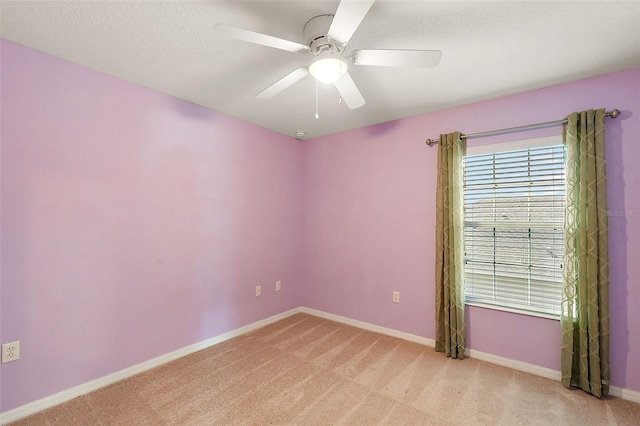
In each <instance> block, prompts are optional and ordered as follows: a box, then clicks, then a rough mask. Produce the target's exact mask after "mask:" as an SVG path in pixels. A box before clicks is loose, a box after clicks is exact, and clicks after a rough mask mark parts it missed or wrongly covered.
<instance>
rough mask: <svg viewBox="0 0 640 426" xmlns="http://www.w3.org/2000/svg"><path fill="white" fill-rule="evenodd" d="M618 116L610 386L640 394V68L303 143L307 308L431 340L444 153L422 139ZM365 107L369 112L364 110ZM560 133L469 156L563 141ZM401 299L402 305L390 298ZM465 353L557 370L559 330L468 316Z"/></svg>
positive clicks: (473, 312) (477, 312)
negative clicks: (439, 166) (599, 113)
mask: <svg viewBox="0 0 640 426" xmlns="http://www.w3.org/2000/svg"><path fill="white" fill-rule="evenodd" d="M601 107H606V108H608V109H611V108H618V109H620V110H621V111H622V115H621V116H620V117H619V118H618V119H616V120H609V121H608V122H607V130H606V137H607V151H606V155H607V172H608V181H609V191H608V201H609V209H610V210H612V211H619V212H623V211H625V210H627V211H630V212H631V214H630V215H627V216H626V217H625V216H616V217H611V218H610V222H609V226H610V233H609V235H610V252H611V257H610V262H611V276H610V278H611V289H610V298H611V330H612V331H611V369H612V383H613V385H614V386H618V387H621V388H627V389H632V390H636V391H640V370H638V369H637V363H638V361H639V360H640V310H639V309H638V308H637V306H638V303H639V302H640V281H639V280H638V277H640V262H638V258H639V257H638V253H640V197H639V196H638V188H639V187H640V167H639V164H640V143H638V141H639V140H640V69H634V70H629V71H624V72H619V73H615V74H610V75H605V76H601V77H597V78H592V79H588V80H582V81H577V82H573V83H569V84H564V85H560V86H554V87H550V88H546V89H541V90H536V91H532V92H528V93H523V94H520V95H515V96H509V97H504V98H500V99H495V100H492V101H487V102H480V103H476V104H471V105H466V106H463V107H459V108H453V109H448V110H445V111H439V112H435V113H430V114H424V115H420V116H416V117H412V118H407V119H404V120H398V121H394V122H389V123H385V124H380V125H377V126H371V127H366V128H361V129H357V130H353V131H350V132H344V133H340V134H335V135H331V136H326V137H322V138H317V139H314V140H311V141H308V142H306V143H305V146H304V160H303V161H304V168H305V171H304V173H305V182H304V206H303V228H302V229H303V232H304V235H303V250H304V255H303V260H304V262H305V263H304V282H305V287H304V292H305V293H304V300H303V302H304V304H305V305H307V306H310V307H313V308H316V309H320V310H324V311H327V312H331V313H334V314H338V315H343V316H346V317H349V318H353V319H357V320H361V321H366V322H369V323H373V324H377V325H381V326H384V327H389V328H393V329H397V330H401V331H404V332H408V333H414V334H417V335H420V336H424V337H428V338H434V333H435V332H434V330H435V326H434V316H435V314H434V285H433V279H434V228H435V217H434V200H435V180H436V148H429V147H428V146H426V145H425V143H424V140H425V139H426V138H427V137H432V138H435V137H437V136H438V134H440V133H448V132H452V131H456V130H460V131H462V132H466V133H473V132H479V131H484V130H491V129H496V128H505V127H513V126H519V125H523V124H528V123H537V122H543V121H550V120H557V119H560V118H563V117H565V116H566V115H567V114H568V113H570V112H572V111H578V110H584V109H589V108H601ZM365 108H366V106H365ZM561 130H562V128H561V127H555V128H551V129H546V130H543V131H532V132H524V133H517V134H511V135H504V136H500V137H493V138H484V139H473V140H471V141H470V142H469V145H470V146H471V145H473V144H476V145H477V144H486V143H497V142H505V141H508V140H514V139H518V138H532V137H541V136H547V135H550V134H560V132H561ZM393 290H397V291H400V299H401V303H400V304H393V303H392V301H391V292H392V291H393ZM467 336H468V344H469V346H470V347H471V348H472V349H476V350H479V351H483V352H488V353H490V354H494V355H498V356H502V357H507V358H511V359H515V360H520V361H524V362H527V363H531V364H535V365H540V366H543V367H547V368H552V369H556V370H558V369H559V368H560V362H559V351H560V349H559V348H560V331H559V324H558V321H554V320H548V319H540V318H535V317H529V316H524V315H517V314H510V313H505V312H499V311H494V310H488V309H482V308H475V307H468V308H467Z"/></svg>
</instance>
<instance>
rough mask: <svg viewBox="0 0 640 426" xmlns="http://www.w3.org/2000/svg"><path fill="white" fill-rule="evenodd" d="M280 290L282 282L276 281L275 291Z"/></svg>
mask: <svg viewBox="0 0 640 426" xmlns="http://www.w3.org/2000/svg"><path fill="white" fill-rule="evenodd" d="M280 290H282V282H281V281H276V291H280Z"/></svg>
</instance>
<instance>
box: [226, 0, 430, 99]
mask: <svg viewBox="0 0 640 426" xmlns="http://www.w3.org/2000/svg"><path fill="white" fill-rule="evenodd" d="M373 3H374V0H364V1H363V0H342V1H341V2H340V4H339V5H338V9H337V10H336V13H335V15H331V14H326V15H319V16H316V17H314V18H311V19H310V20H309V21H308V22H307V23H306V24H305V26H304V28H303V34H304V36H305V37H306V40H307V43H308V44H306V45H305V44H300V43H296V42H293V41H289V40H284V39H281V38H278V37H273V36H270V35H266V34H261V33H257V32H254V31H249V30H245V29H242V28H237V27H234V26H232V25H227V24H217V25H216V26H215V27H214V30H215V31H216V32H217V33H219V34H221V35H224V36H227V37H230V38H233V39H236V40H242V41H247V42H249V43H255V44H260V45H263V46H269V47H273V48H276V49H282V50H286V51H289V52H294V53H309V54H312V55H314V56H315V58H314V59H313V60H312V61H310V62H311V63H310V65H309V66H308V67H300V68H297V69H295V70H293V71H292V72H290V73H289V74H287V75H285V76H284V77H282V78H281V79H279V80H278V81H276V82H275V83H273V84H272V85H270V86H269V87H267V88H266V89H264V90H263V91H261V92H260V93H258V94H257V97H258V98H259V99H269V98H272V97H273V96H275V95H277V94H278V93H280V92H281V91H283V90H284V89H286V88H287V87H289V86H291V85H292V84H294V83H295V82H297V81H298V80H300V79H301V78H303V77H306V76H307V74H311V75H312V76H313V77H315V78H316V80H317V81H319V82H321V83H327V84H334V85H335V87H336V89H338V92H339V93H340V97H341V98H342V99H343V100H344V101H345V103H346V104H347V106H348V107H349V108H350V109H355V108H359V107H361V106H363V105H364V104H365V100H364V98H363V97H362V94H361V93H360V90H358V87H357V86H356V84H355V82H354V81H353V79H352V78H351V76H350V75H349V72H348V65H347V60H349V61H351V62H353V64H355V65H373V66H383V67H418V68H431V67H435V66H436V65H438V63H439V62H440V58H441V56H442V52H440V51H439V50H399V49H385V50H375V49H362V50H354V51H353V52H351V53H350V54H349V55H348V56H346V55H345V54H344V53H345V47H346V45H347V43H348V42H349V40H350V39H351V37H352V36H353V34H354V33H355V32H356V30H357V29H358V26H359V25H360V23H361V22H362V20H363V19H364V17H365V15H366V14H367V12H369V9H370V8H371V6H372V5H373Z"/></svg>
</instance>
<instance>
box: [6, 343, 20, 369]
mask: <svg viewBox="0 0 640 426" xmlns="http://www.w3.org/2000/svg"><path fill="white" fill-rule="evenodd" d="M19 359H20V341H19V340H16V341H15V342H11V343H5V344H3V345H2V363H3V364H4V363H7V362H11V361H17V360H19Z"/></svg>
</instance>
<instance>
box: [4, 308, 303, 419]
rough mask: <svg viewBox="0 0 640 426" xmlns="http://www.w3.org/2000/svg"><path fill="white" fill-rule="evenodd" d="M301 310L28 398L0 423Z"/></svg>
mask: <svg viewBox="0 0 640 426" xmlns="http://www.w3.org/2000/svg"><path fill="white" fill-rule="evenodd" d="M300 311H301V309H300V308H294V309H291V310H288V311H286V312H282V313H281V314H277V315H274V316H271V317H269V318H266V319H263V320H260V321H256V322H254V323H252V324H249V325H245V326H244V327H240V328H237V329H235V330H232V331H229V332H227V333H223V334H220V335H218V336H215V337H212V338H210V339H206V340H203V341H201V342H198V343H195V344H193V345H189V346H186V347H184V348H181V349H178V350H176V351H173V352H169V353H167V354H164V355H161V356H159V357H156V358H153V359H150V360H148V361H145V362H142V363H140V364H137V365H134V366H131V367H128V368H125V369H124V370H120V371H116V372H115V373H112V374H109V375H106V376H104V377H100V378H99V379H96V380H92V381H90V382H86V383H83V384H81V385H78V386H74V387H72V388H70V389H67V390H64V391H62V392H58V393H56V394H53V395H51V396H47V397H45V398H42V399H39V400H37V401H33V402H30V403H28V404H25V405H22V406H20V407H17V408H14V409H13V410H9V411H7V412H4V413H0V425H4V424H7V423H10V422H14V421H16V420H19V419H22V418H24V417H27V416H30V415H32V414H35V413H37V412H39V411H42V410H45V409H47V408H50V407H53V406H54V405H58V404H61V403H63V402H66V401H68V400H70V399H73V398H75V397H78V396H80V395H84V394H87V393H89V392H93V391H95V390H97V389H100V388H102V387H104V386H107V385H110V384H112V383H115V382H118V381H120V380H123V379H126V378H127V377H131V376H134V375H136V374H139V373H142V372H144V371H147V370H150V369H152V368H155V367H158V366H159V365H162V364H166V363H167V362H170V361H174V360H176V359H178V358H181V357H183V356H186V355H189V354H192V353H194V352H197V351H199V350H202V349H205V348H208V347H210V346H213V345H215V344H218V343H221V342H224V341H225V340H229V339H232V338H234V337H237V336H240V335H241V334H245V333H248V332H250V331H253V330H256V329H258V328H261V327H264V326H266V325H269V324H271V323H274V322H276V321H280V320H281V319H284V318H286V317H289V316H291V315H293V314H297V313H298V312H300Z"/></svg>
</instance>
